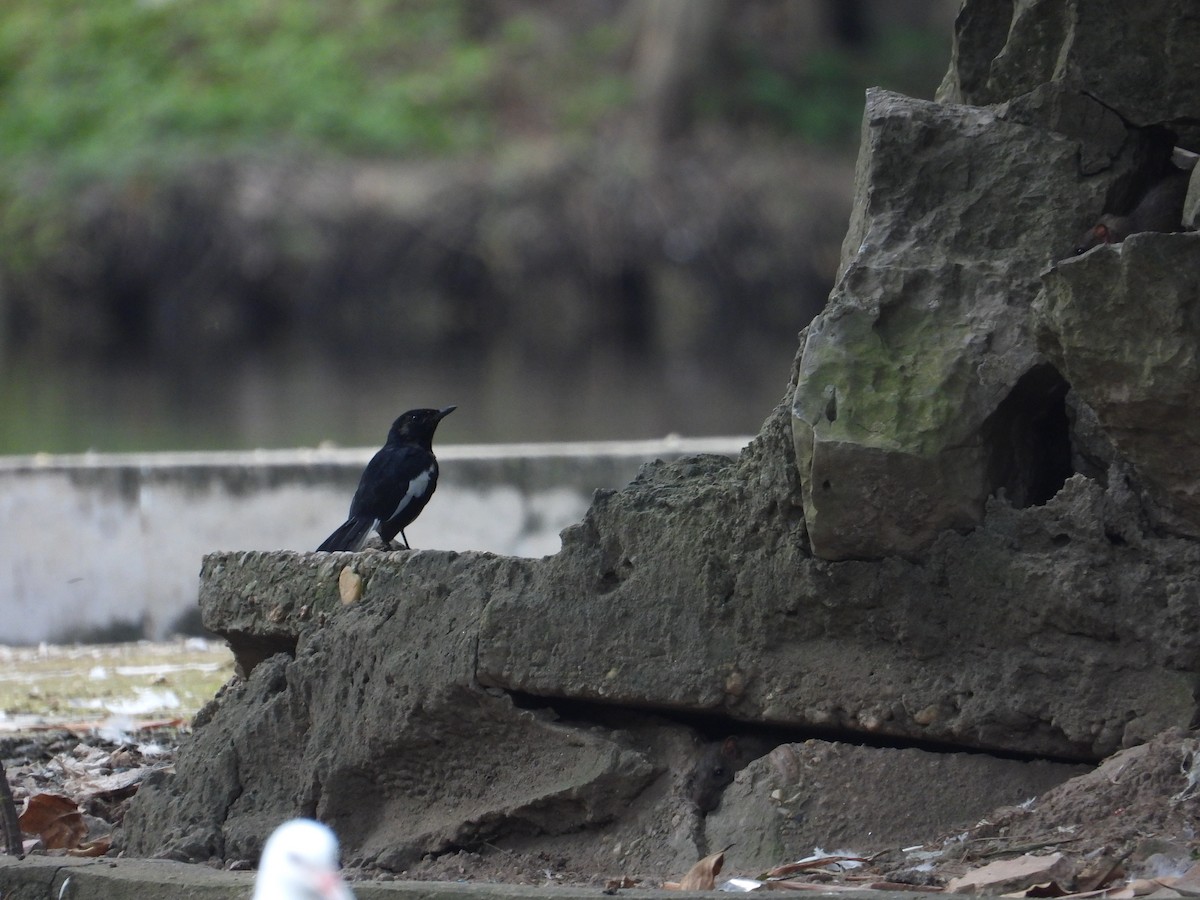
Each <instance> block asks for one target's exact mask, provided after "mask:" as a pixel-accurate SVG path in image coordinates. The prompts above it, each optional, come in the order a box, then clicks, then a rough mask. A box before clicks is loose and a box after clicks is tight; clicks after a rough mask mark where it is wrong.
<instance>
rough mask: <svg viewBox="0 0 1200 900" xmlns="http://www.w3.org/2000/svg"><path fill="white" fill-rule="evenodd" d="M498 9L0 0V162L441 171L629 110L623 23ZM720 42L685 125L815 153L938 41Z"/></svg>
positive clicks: (919, 78)
mask: <svg viewBox="0 0 1200 900" xmlns="http://www.w3.org/2000/svg"><path fill="white" fill-rule="evenodd" d="M513 8H515V9H518V10H521V11H519V12H516V13H511V12H510V13H509V14H508V17H507V18H504V17H503V15H504V13H503V12H502V11H501V10H502V9H503V8H502V7H498V6H496V5H495V4H489V3H486V2H480V0H262V2H256V3H246V2H243V0H90V2H88V3H83V4H80V3H72V2H67V0H7V2H6V3H5V5H4V9H3V11H0V154H3V156H4V158H5V159H7V160H9V161H10V166H11V164H12V162H13V161H20V160H27V161H43V162H44V161H45V160H46V159H47V158H48V157H52V158H54V159H55V161H56V165H57V166H67V167H68V168H71V169H75V170H76V171H79V170H83V171H85V172H86V171H92V172H100V173H104V174H107V175H111V174H113V173H114V171H120V170H122V169H124V168H125V167H127V166H131V165H132V166H139V167H140V166H142V165H144V164H145V163H146V162H147V161H161V160H164V159H166V160H171V159H175V158H178V157H179V156H180V155H181V154H182V155H183V156H184V157H187V156H191V155H193V154H205V153H211V152H229V151H235V152H236V151H246V150H270V151H271V152H276V151H278V150H279V149H280V148H281V147H283V148H290V149H292V150H293V151H296V152H318V153H338V154H346V155H352V156H388V157H396V156H405V155H430V154H436V155H446V154H457V153H464V152H471V151H474V150H479V149H482V148H487V147H490V146H492V145H493V143H494V142H495V141H496V140H497V139H498V138H503V137H506V136H512V135H514V134H515V135H520V134H521V133H523V132H530V131H532V132H539V133H554V134H557V135H560V136H564V135H571V134H574V135H584V134H589V133H591V132H592V131H593V130H594V129H595V127H596V126H597V124H598V123H599V122H600V121H602V120H603V119H605V117H608V116H611V115H613V114H615V113H619V112H620V111H622V110H625V109H627V108H628V107H629V105H630V102H631V98H632V96H633V91H632V89H631V87H630V85H629V82H628V74H627V73H628V69H629V61H630V59H631V57H632V48H633V46H634V44H635V41H636V34H635V30H636V27H637V17H636V16H632V15H629V14H614V15H609V16H608V17H606V18H597V17H596V16H595V14H594V13H593V14H592V17H591V19H589V20H585V21H584V22H583V24H577V23H576V22H575V21H573V19H572V16H570V15H564V14H561V13H558V12H557V11H556V10H555V8H554V7H550V6H540V5H535V4H529V5H526V6H520V7H513ZM626 13H628V10H626ZM575 18H578V17H575ZM727 39H728V40H729V42H730V43H732V44H734V45H735V46H733V47H732V48H730V49H731V50H732V54H731V55H727V59H731V60H732V62H726V63H725V64H724V65H723V66H721V67H719V68H722V69H723V70H722V71H717V70H716V69H714V68H713V67H711V66H710V67H709V68H708V70H707V74H706V76H705V81H706V82H707V85H702V86H701V92H700V99H699V111H700V113H701V115H702V117H709V118H711V117H718V118H723V119H727V120H731V121H736V122H738V123H739V124H742V123H745V122H766V123H769V124H770V125H771V126H772V127H774V128H775V129H777V130H778V132H779V133H781V134H782V135H791V136H799V137H801V138H803V139H805V140H809V141H813V142H816V143H835V144H840V143H843V142H845V141H846V140H847V137H849V139H851V140H852V139H853V137H854V135H856V134H857V128H858V122H859V117H860V113H861V108H862V90H863V88H864V87H866V86H867V85H869V84H876V83H879V84H885V85H888V86H890V87H894V88H897V89H899V90H907V91H910V92H913V93H916V94H917V95H922V94H924V95H928V93H929V91H930V87H929V86H930V85H931V84H936V79H937V77H938V76H939V75H940V72H941V71H942V69H943V68H944V64H945V53H944V46H943V45H944V44H945V40H944V37H943V36H941V35H929V34H923V33H917V32H912V31H897V30H893V31H892V32H885V33H883V34H881V35H880V37H879V39H878V40H877V41H876V42H875V44H876V46H875V47H873V48H872V49H871V52H870V53H862V52H857V53H856V52H854V51H850V50H843V49H837V48H830V49H823V50H819V51H816V52H811V53H808V54H806V55H805V57H804V58H802V59H798V60H795V61H794V63H793V65H791V66H790V67H789V69H790V70H788V71H785V70H783V69H781V68H780V67H779V66H773V65H771V64H769V63H768V62H767V61H766V60H767V59H768V56H767V55H766V54H764V53H763V52H762V51H761V47H759V46H756V44H758V43H760V42H761V41H763V40H769V36H768V37H764V36H763V35H754V34H740V33H737V32H736V29H734V31H733V33H732V34H731V35H729V36H728V38H727ZM739 44H741V45H744V46H737V45H739ZM780 55H781V54H779V53H776V54H774V56H775V57H776V58H778V57H779V56H780Z"/></svg>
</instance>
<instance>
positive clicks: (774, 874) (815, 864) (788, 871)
mask: <svg viewBox="0 0 1200 900" xmlns="http://www.w3.org/2000/svg"><path fill="white" fill-rule="evenodd" d="M839 862H861V863H865V862H867V859H866V857H863V856H819V857H817V858H816V859H803V860H801V861H800V862H794V863H784V864H783V865H782V866H776V867H775V868H773V869H771V871H769V872H764V873H763V874H762V875H759V876H758V880H759V881H766V880H767V879H769V878H782V877H783V876H785V875H794V874H795V873H797V872H807V871H809V870H810V869H821V868H824V867H825V866H829V865H833V864H834V863H839Z"/></svg>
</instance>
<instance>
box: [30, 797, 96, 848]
mask: <svg viewBox="0 0 1200 900" xmlns="http://www.w3.org/2000/svg"><path fill="white" fill-rule="evenodd" d="M20 822H21V831H23V832H24V833H25V834H35V835H37V836H38V837H39V838H41V840H42V846H43V847H45V848H46V849H47V850H62V849H68V850H69V849H72V848H74V847H78V846H79V842H80V841H82V840H83V839H84V838H85V837H87V832H88V830H87V826H86V825H85V824H83V813H81V812H80V811H79V807H78V806H76V805H75V801H74V800H72V799H71V798H70V797H64V796H62V795H61V794H33V795H32V796H30V797H29V798H28V799H27V800H26V801H25V811H24V812H22V813H21V819H20Z"/></svg>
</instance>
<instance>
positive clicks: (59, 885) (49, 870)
mask: <svg viewBox="0 0 1200 900" xmlns="http://www.w3.org/2000/svg"><path fill="white" fill-rule="evenodd" d="M253 882H254V875H253V873H251V872H225V871H221V870H219V869H210V868H208V867H207V866H189V865H184V864H183V863H177V862H170V861H167V860H127V859H117V860H108V859H105V860H78V859H67V858H63V857H44V856H42V857H37V856H31V857H27V858H26V859H23V860H15V859H12V858H11V857H3V856H0V891H2V892H3V893H2V894H0V896H3V897H4V900H245V898H247V897H249V896H250V891H251V889H252V885H253ZM353 888H354V893H355V896H356V897H357V898H359V900H388V898H391V900H534V898H536V900H579V898H583V897H593V898H594V897H595V896H597V892H596V891H595V890H594V889H580V888H570V887H559V886H555V885H507V884H466V883H455V882H452V881H451V882H441V883H435V882H428V881H404V882H375V883H370V884H366V883H362V882H358V883H355V884H354V885H353ZM621 896H622V897H624V898H626V900H650V898H658V900H662V898H665V897H677V896H678V894H677V893H667V892H665V891H652V890H629V889H625V890H622V891H621ZM688 896H689V897H696V898H701V900H705V898H706V900H715V898H717V897H720V896H724V895H722V894H719V893H717V892H715V891H699V892H692V893H689V894H688ZM819 896H820V897H827V896H828V895H827V894H820V895H819ZM838 896H839V897H846V894H845V893H839V894H838ZM861 896H863V894H857V893H855V894H851V895H850V897H849V898H848V900H853V898H855V897H861ZM870 896H871V898H872V900H897V897H898V896H900V895H898V894H896V893H894V892H891V893H888V892H879V891H872V892H870ZM814 900H817V898H814Z"/></svg>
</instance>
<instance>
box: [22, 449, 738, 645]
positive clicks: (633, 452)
mask: <svg viewBox="0 0 1200 900" xmlns="http://www.w3.org/2000/svg"><path fill="white" fill-rule="evenodd" d="M748 441H749V438H748V437H733V438H704V439H682V438H678V437H674V438H667V439H664V440H661V441H613V442H599V443H597V442H592V443H572V444H498V445H463V446H447V447H439V448H438V457H439V459H441V461H442V478H441V483H440V485H439V487H438V493H437V496H436V497H435V498H434V501H433V502H432V503H431V504H430V506H429V507H428V509H426V511H425V512H424V514H423V515H422V516H421V518H420V519H419V520H418V521H417V522H415V523H414V524H413V525H412V527H411V528H409V529H408V536H409V538H410V540H412V542H413V546H414V547H415V548H416V547H420V548H427V549H428V548H436V549H440V550H456V551H461V550H484V551H490V552H493V553H500V554H504V555H510V556H527V557H537V556H544V555H548V554H552V553H555V552H557V551H558V548H559V540H558V533H559V532H560V531H561V530H562V529H563V528H565V527H566V526H568V525H571V524H573V523H575V522H578V521H579V520H580V518H581V517H582V516H583V513H584V511H585V510H586V509H587V505H588V503H589V502H590V499H591V495H592V493H593V491H595V490H596V489H597V488H618V487H621V486H623V485H625V484H627V483H628V482H629V481H630V480H632V479H633V478H634V477H635V476H636V475H637V472H638V470H639V469H640V468H641V466H642V465H643V464H644V463H646V462H649V461H651V460H654V459H666V460H670V459H675V458H678V457H680V456H688V455H695V454H698V453H721V454H728V455H736V454H737V453H738V451H739V450H740V449H741V448H742V447H743V446H745V444H746V443H747V442H748ZM376 449H377V448H374V447H366V448H356V449H338V448H318V449H295V450H255V451H248V452H222V453H151V454H90V453H89V454H79V455H72V456H50V455H37V456H21V457H8V458H0V521H4V522H11V523H15V526H16V527H14V528H12V529H10V531H11V533H6V534H5V540H4V541H3V542H2V543H0V617H2V618H3V619H4V621H5V622H6V628H5V635H4V639H5V641H6V642H9V643H37V642H39V641H56V642H64V641H67V642H69V641H72V640H78V639H80V638H85V637H91V636H106V637H108V638H110V639H129V638H134V637H142V636H145V637H150V638H155V639H161V638H163V637H167V636H169V635H170V634H172V633H173V632H174V631H177V630H178V629H179V627H180V625H181V623H182V622H183V621H184V620H185V619H186V617H187V616H188V615H191V614H194V611H195V608H196V590H197V582H196V573H197V571H198V570H199V567H200V560H201V558H202V557H203V556H204V555H205V554H206V553H210V552H213V551H217V550H231V549H238V550H311V549H313V548H314V547H316V546H317V544H319V543H320V542H321V540H322V539H323V538H324V537H325V536H326V535H327V534H328V533H329V532H330V531H332V530H333V529H334V528H335V527H336V526H337V525H338V524H340V523H341V521H342V519H343V517H344V516H345V513H346V508H347V507H348V505H349V502H350V497H351V495H352V494H353V492H354V488H355V485H356V484H357V483H358V477H359V475H360V474H361V472H362V468H363V466H364V465H365V464H366V461H367V460H368V459H370V457H371V455H372V454H373V453H374V452H375V450H376ZM121 627H123V628H124V631H123V632H121V631H120V630H118V629H120V628H121ZM106 631H107V632H108V633H107V635H105V634H104V633H105V632H106Z"/></svg>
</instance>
